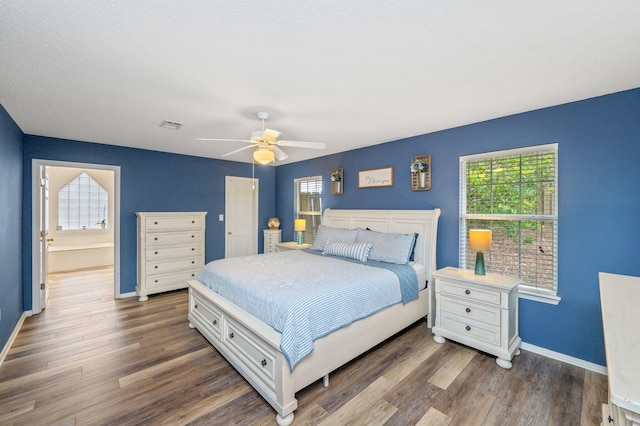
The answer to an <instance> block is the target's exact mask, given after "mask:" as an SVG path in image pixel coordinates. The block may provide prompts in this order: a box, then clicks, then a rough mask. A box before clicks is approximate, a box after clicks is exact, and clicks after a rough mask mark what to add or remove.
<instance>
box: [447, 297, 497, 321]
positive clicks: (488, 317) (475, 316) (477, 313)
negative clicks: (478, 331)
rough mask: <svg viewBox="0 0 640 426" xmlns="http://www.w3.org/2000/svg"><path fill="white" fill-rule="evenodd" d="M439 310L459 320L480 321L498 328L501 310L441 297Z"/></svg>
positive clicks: (467, 301)
mask: <svg viewBox="0 0 640 426" xmlns="http://www.w3.org/2000/svg"><path fill="white" fill-rule="evenodd" d="M440 304H441V306H440V309H442V311H443V312H448V313H451V314H455V315H458V316H459V317H461V318H467V319H472V320H476V321H481V322H484V323H486V324H490V325H495V326H497V327H500V316H501V313H502V310H501V309H500V308H498V307H495V308H494V307H491V306H486V305H480V304H475V303H471V302H470V301H469V300H464V299H456V298H451V297H446V296H442V297H441V298H440Z"/></svg>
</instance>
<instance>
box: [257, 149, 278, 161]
mask: <svg viewBox="0 0 640 426" xmlns="http://www.w3.org/2000/svg"><path fill="white" fill-rule="evenodd" d="M274 158H275V155H274V154H273V151H271V150H270V149H269V148H265V147H262V148H258V149H256V150H255V151H254V152H253V159H254V160H256V161H257V162H258V163H260V164H262V165H267V164H269V163H273V159H274Z"/></svg>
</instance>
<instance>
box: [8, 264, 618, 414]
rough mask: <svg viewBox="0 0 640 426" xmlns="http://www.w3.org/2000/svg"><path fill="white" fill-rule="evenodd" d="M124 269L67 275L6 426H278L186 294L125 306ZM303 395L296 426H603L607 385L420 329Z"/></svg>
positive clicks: (33, 323)
mask: <svg viewBox="0 0 640 426" xmlns="http://www.w3.org/2000/svg"><path fill="white" fill-rule="evenodd" d="M112 274H113V271H112V270H97V271H86V272H82V273H77V274H58V275H56V276H54V277H53V279H52V280H51V286H50V289H51V290H50V302H49V306H48V307H47V309H46V310H45V311H44V312H43V313H41V314H40V315H39V316H33V317H30V318H27V319H26V321H25V323H24V325H23V327H22V329H21V330H20V333H19V334H18V337H17V339H16V341H15V343H14V345H13V347H12V348H11V350H10V351H9V353H8V356H7V358H6V360H5V362H4V364H3V365H2V367H0V424H2V425H106V424H112V425H138V424H170V425H173V424H194V425H232V424H236V425H270V424H275V412H274V411H273V410H272V408H271V407H270V406H269V405H268V404H267V403H266V402H265V401H264V400H263V399H262V398H261V397H260V396H259V395H258V394H257V393H256V392H255V391H254V390H253V389H252V388H251V386H249V385H248V384H247V382H245V381H244V379H243V378H242V377H241V376H240V375H239V374H238V373H236V371H235V370H234V369H233V368H232V367H231V366H230V365H229V364H228V363H227V362H226V361H225V360H224V358H222V357H221V356H220V355H219V354H218V353H217V352H216V350H215V349H214V348H213V347H212V346H211V345H210V344H209V343H208V342H207V341H206V340H205V339H204V338H203V337H202V336H201V335H200V334H199V333H198V332H197V331H196V330H193V329H190V328H189V327H188V325H187V324H188V321H187V319H186V315H187V292H186V290H180V291H176V292H171V293H166V294H161V295H154V296H151V297H150V298H149V301H147V302H144V303H141V302H138V299H137V298H129V299H124V300H114V299H113V283H112V282H111V279H112ZM330 381H331V383H330V386H329V387H328V388H325V387H323V386H322V383H320V382H318V383H314V384H312V385H310V386H309V387H307V388H305V389H303V390H302V391H300V392H299V393H298V394H297V398H298V405H299V407H300V408H298V410H297V411H296V418H295V420H294V424H296V425H297V424H300V425H302V424H305V425H344V424H349V425H402V426H406V425H447V424H448V425H598V424H600V409H601V404H602V403H604V402H606V399H607V381H606V377H605V376H602V375H600V374H597V373H593V372H590V371H586V370H583V369H581V368H578V367H574V366H571V365H568V364H564V363H561V362H559V361H554V360H551V359H548V358H545V357H542V356H540V355H536V354H533V353H531V352H527V351H522V354H521V355H520V356H517V357H515V358H514V362H513V368H512V369H511V370H504V369H502V368H500V367H498V366H497V365H496V363H495V359H494V357H492V356H488V355H485V354H483V353H479V352H477V351H475V350H472V349H470V348H467V347H464V346H462V345H458V344H455V343H452V342H449V341H447V342H446V343H445V344H443V345H438V344H436V343H434V342H433V339H432V335H431V332H430V330H429V329H427V328H426V326H425V325H424V322H419V323H416V324H414V325H413V326H411V327H409V328H408V329H407V330H405V331H404V332H402V333H401V334H399V335H397V336H396V337H394V338H393V339H390V340H388V341H386V342H384V343H383V344H381V345H380V346H378V347H376V348H375V349H373V350H371V351H369V352H367V353H366V354H364V355H363V356H361V357H359V358H358V359H356V360H354V361H353V362H351V363H349V364H347V365H346V366H344V367H342V368H340V369H338V370H337V371H336V372H334V373H333V374H331V377H330Z"/></svg>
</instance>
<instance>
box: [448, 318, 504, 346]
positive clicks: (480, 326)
mask: <svg viewBox="0 0 640 426" xmlns="http://www.w3.org/2000/svg"><path fill="white" fill-rule="evenodd" d="M440 321H441V323H440V324H441V326H442V328H444V329H446V330H449V331H452V332H454V333H457V334H459V335H462V336H468V337H472V338H474V339H477V340H480V341H483V342H486V343H489V344H491V345H496V346H500V327H496V326H492V325H489V324H484V323H482V322H479V321H474V320H472V319H468V318H464V317H461V316H459V315H451V314H447V313H443V314H442V316H441V318H440Z"/></svg>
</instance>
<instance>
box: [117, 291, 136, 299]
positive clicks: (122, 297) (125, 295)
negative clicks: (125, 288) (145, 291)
mask: <svg viewBox="0 0 640 426" xmlns="http://www.w3.org/2000/svg"><path fill="white" fill-rule="evenodd" d="M137 296H138V295H137V294H136V292H135V291H131V292H129V293H120V297H119V299H126V298H127V297H137Z"/></svg>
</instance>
